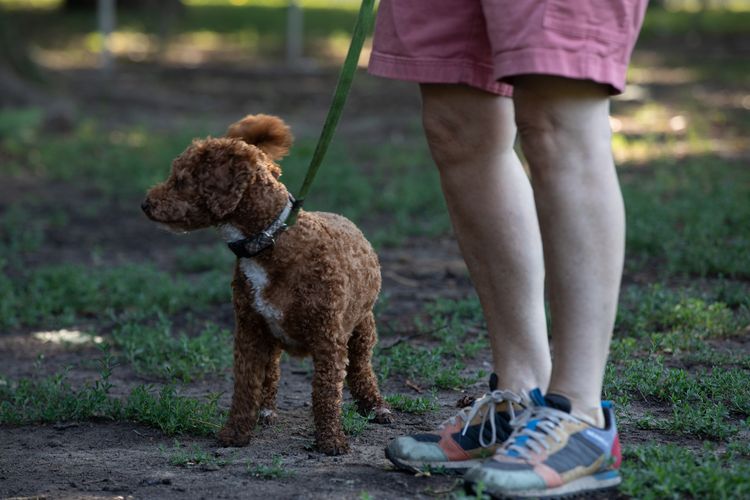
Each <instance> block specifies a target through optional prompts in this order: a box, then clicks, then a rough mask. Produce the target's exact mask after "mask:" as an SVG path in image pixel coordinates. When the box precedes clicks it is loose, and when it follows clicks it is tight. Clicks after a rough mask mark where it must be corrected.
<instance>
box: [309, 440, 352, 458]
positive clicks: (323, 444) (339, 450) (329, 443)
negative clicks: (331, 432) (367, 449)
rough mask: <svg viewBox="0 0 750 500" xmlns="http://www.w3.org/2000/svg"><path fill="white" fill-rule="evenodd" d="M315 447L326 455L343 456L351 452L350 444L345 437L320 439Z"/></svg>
mask: <svg viewBox="0 0 750 500" xmlns="http://www.w3.org/2000/svg"><path fill="white" fill-rule="evenodd" d="M315 447H316V448H317V449H318V450H319V451H321V452H323V453H325V454H326V455H343V454H344V453H348V452H349V442H348V441H347V440H346V437H345V436H338V437H332V438H325V439H318V440H317V441H316V442H315Z"/></svg>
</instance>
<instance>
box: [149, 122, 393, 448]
mask: <svg viewBox="0 0 750 500" xmlns="http://www.w3.org/2000/svg"><path fill="white" fill-rule="evenodd" d="M291 144H292V134H291V132H290V131H289V127H287V125H286V124H285V123H284V122H283V121H282V120H281V119H279V118H277V117H274V116H269V115H255V116H253V115H250V116H247V117H245V118H244V119H242V120H240V121H239V122H237V123H235V124H233V125H231V126H230V127H229V129H228V131H227V137H223V138H208V139H205V140H196V141H194V142H193V144H192V145H191V146H189V147H188V148H187V149H186V150H185V151H184V152H183V153H182V154H181V155H180V156H179V157H177V158H176V159H175V160H174V162H173V164H172V172H171V174H170V176H169V177H168V178H167V180H166V181H164V182H162V183H161V184H158V185H156V186H154V187H153V188H151V190H149V192H148V195H147V197H146V200H145V201H144V203H143V209H144V211H145V212H146V215H147V216H148V217H149V218H150V219H152V220H154V221H157V222H161V223H164V224H166V225H167V226H169V227H171V228H173V229H177V230H181V231H190V230H194V229H199V228H205V227H210V226H220V225H225V224H231V225H233V226H234V227H235V228H237V229H239V230H241V231H242V233H243V234H244V235H247V236H249V235H254V234H256V233H258V232H259V231H262V230H263V229H265V228H266V227H268V226H269V225H270V224H271V223H272V222H273V221H274V220H275V219H276V218H277V217H278V215H279V214H280V213H281V211H282V210H283V208H284V206H285V205H286V203H287V200H288V191H287V189H286V188H285V186H284V185H283V184H282V183H281V182H279V180H278V179H279V176H280V175H281V169H280V167H279V166H278V165H277V164H276V163H275V162H274V160H277V159H279V158H281V157H283V156H284V155H286V154H287V152H288V150H289V147H290V146H291ZM251 278H253V281H251V280H250V279H251ZM232 290H233V301H234V309H235V318H236V331H235V342H234V394H233V397H232V406H231V409H230V411H229V418H228V421H227V423H226V425H225V426H224V428H223V429H222V430H221V431H220V432H219V440H220V442H221V443H222V444H224V445H228V446H242V445H245V444H247V443H248V441H249V440H250V435H251V431H252V429H253V427H254V426H255V424H256V422H257V421H258V419H259V417H260V419H261V422H263V423H268V422H271V421H273V419H274V418H275V416H276V402H275V400H276V390H277V385H278V381H279V358H280V356H281V351H282V350H286V351H288V352H290V353H291V354H293V355H311V356H312V359H313V365H314V375H313V394H312V399H313V414H314V421H315V436H316V443H317V446H318V448H319V449H320V450H321V451H323V452H325V453H328V454H339V453H344V452H346V451H347V450H348V444H347V440H346V437H345V435H344V433H343V430H342V427H341V418H340V408H341V403H342V390H343V384H344V379H345V378H346V380H347V382H348V385H349V389H350V391H351V393H352V396H353V397H354V399H355V401H356V404H357V408H358V410H359V411H360V412H361V413H363V414H367V413H370V412H374V415H375V420H376V421H378V422H381V423H385V422H390V421H391V413H390V410H389V409H388V406H387V405H386V403H385V402H384V400H383V398H382V396H381V394H380V391H379V390H378V386H377V381H376V378H375V374H374V373H373V370H372V365H371V356H372V349H373V346H374V345H375V342H376V331H375V319H374V316H373V312H372V308H373V305H374V304H375V300H376V299H377V295H378V293H379V291H380V267H379V264H378V259H377V256H376V254H375V252H374V251H373V249H372V247H371V246H370V244H369V242H368V241H367V240H366V239H365V237H364V236H363V235H362V233H361V232H360V231H359V229H357V227H356V226H355V225H354V224H352V223H351V222H350V221H349V220H347V219H346V218H344V217H341V216H339V215H335V214H331V213H322V212H306V211H300V213H299V216H298V219H297V223H296V224H295V225H294V226H292V227H291V228H289V229H288V230H287V231H285V232H283V233H282V234H281V235H280V236H279V237H278V238H277V240H276V244H275V246H274V247H273V248H272V249H269V250H267V251H265V252H263V253H261V254H260V255H258V256H256V257H254V258H252V259H237V264H236V265H235V270H234V280H233V282H232Z"/></svg>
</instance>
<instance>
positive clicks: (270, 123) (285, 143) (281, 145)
mask: <svg viewBox="0 0 750 500" xmlns="http://www.w3.org/2000/svg"><path fill="white" fill-rule="evenodd" d="M227 137H235V138H238V139H242V140H243V141H245V142H246V143H248V144H252V145H253V146H256V147H257V148H258V149H260V150H261V151H263V152H264V153H265V154H266V155H267V156H268V157H269V158H271V159H272V160H279V159H281V158H283V157H284V156H286V155H287V154H289V148H290V147H291V146H292V141H294V137H293V136H292V132H291V131H290V130H289V126H288V125H287V124H286V123H284V120H282V119H281V118H279V117H278V116H271V115H247V116H246V117H245V118H243V119H242V120H240V121H238V122H236V123H233V124H232V125H230V126H229V128H228V129H227ZM276 169H277V170H278V173H276V172H274V171H273V169H272V171H271V173H272V174H274V177H279V175H281V170H280V169H278V167H277V168H276Z"/></svg>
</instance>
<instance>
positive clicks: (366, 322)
mask: <svg viewBox="0 0 750 500" xmlns="http://www.w3.org/2000/svg"><path fill="white" fill-rule="evenodd" d="M376 342H377V333H376V327H375V317H374V315H373V314H372V312H370V313H368V314H367V316H366V317H365V319H363V320H362V321H360V323H359V324H358V325H357V326H355V327H354V332H353V333H352V336H351V337H350V338H349V346H348V347H349V368H348V370H347V372H348V373H347V376H346V381H347V382H348V384H349V391H351V393H352V397H353V398H354V400H355V401H356V403H357V411H359V413H361V414H362V415H368V414H370V413H371V412H372V413H374V416H375V418H374V421H375V422H377V423H381V424H386V423H390V422H392V420H393V415H392V414H391V410H390V409H389V408H388V405H387V404H386V402H385V401H384V400H383V396H382V395H381V394H380V390H378V380H377V378H376V377H375V373H374V372H373V370H372V349H373V348H374V347H375V343H376Z"/></svg>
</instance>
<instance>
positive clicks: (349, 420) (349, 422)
mask: <svg viewBox="0 0 750 500" xmlns="http://www.w3.org/2000/svg"><path fill="white" fill-rule="evenodd" d="M373 418H375V414H374V413H370V414H368V415H361V414H360V413H359V412H358V411H357V408H356V407H355V406H354V405H353V404H351V403H346V404H344V406H343V408H342V409H341V426H342V427H343V428H344V433H345V434H347V435H348V436H359V435H360V434H362V433H363V432H364V431H365V429H366V428H367V424H368V423H369V422H370V421H371V420H372V419H373Z"/></svg>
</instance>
